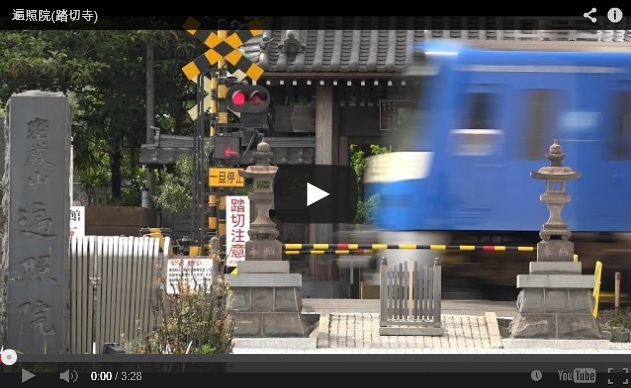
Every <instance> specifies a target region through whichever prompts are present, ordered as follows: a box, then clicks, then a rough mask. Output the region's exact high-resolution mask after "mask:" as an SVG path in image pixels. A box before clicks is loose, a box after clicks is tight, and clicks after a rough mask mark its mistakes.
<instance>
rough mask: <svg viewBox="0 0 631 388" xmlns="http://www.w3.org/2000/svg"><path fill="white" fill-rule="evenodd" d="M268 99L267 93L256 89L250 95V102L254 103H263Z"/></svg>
mask: <svg viewBox="0 0 631 388" xmlns="http://www.w3.org/2000/svg"><path fill="white" fill-rule="evenodd" d="M266 101H267V94H266V93H261V92H259V91H255V92H253V93H252V95H251V96H250V102H251V103H252V105H263V104H265V102H266Z"/></svg>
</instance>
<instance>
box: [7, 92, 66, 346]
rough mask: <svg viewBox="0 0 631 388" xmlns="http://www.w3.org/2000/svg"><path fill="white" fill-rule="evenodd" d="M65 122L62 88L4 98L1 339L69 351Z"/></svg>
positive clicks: (21, 344) (19, 343)
mask: <svg viewBox="0 0 631 388" xmlns="http://www.w3.org/2000/svg"><path fill="white" fill-rule="evenodd" d="M70 125H71V112H70V104H69V103H68V99H67V98H66V97H65V96H64V95H63V94H62V93H48V92H39V91H32V92H24V93H21V94H16V95H13V96H12V97H11V98H10V100H9V103H8V104H7V119H6V125H5V128H4V136H5V149H4V157H5V160H4V163H5V168H4V174H3V178H2V189H3V196H2V209H3V213H4V216H5V219H6V226H5V228H4V234H3V237H2V239H3V242H2V245H3V247H4V250H3V257H2V261H1V263H2V267H1V268H0V274H2V278H1V279H0V290H1V293H0V306H1V307H0V309H1V311H0V315H1V316H0V322H2V332H1V334H2V336H1V337H2V338H0V343H1V344H2V345H3V346H4V348H5V349H6V348H10V349H13V350H15V351H17V352H21V353H25V354H43V353H46V354H64V353H68V351H69V342H68V327H69V323H68V322H69V320H70V319H69V318H70V316H69V314H68V305H69V290H70V287H69V280H70V279H69V274H68V270H69V266H68V263H67V260H68V248H69V233H70V194H69V185H68V180H69V169H70Z"/></svg>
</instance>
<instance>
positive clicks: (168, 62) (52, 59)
mask: <svg viewBox="0 0 631 388" xmlns="http://www.w3.org/2000/svg"><path fill="white" fill-rule="evenodd" d="M147 44H151V45H153V47H154V57H155V62H154V64H155V82H154V84H155V95H156V107H155V113H156V117H155V121H156V124H157V125H158V126H160V127H161V128H163V129H166V130H167V131H169V132H171V133H174V134H188V133H190V130H191V129H192V128H193V126H192V125H191V122H190V119H189V117H188V116H187V110H188V109H189V108H190V107H192V106H193V105H194V103H195V101H194V99H195V86H194V85H193V83H191V82H189V81H188V80H187V79H186V77H184V76H183V74H182V71H181V69H182V67H183V66H184V65H185V64H187V63H188V62H190V61H191V60H192V59H194V58H196V57H197V56H198V55H200V54H201V52H202V51H203V45H200V44H198V43H197V42H196V41H195V40H194V39H192V38H191V37H190V36H188V34H187V33H186V32H185V31H173V30H164V29H155V30H127V31H108V30H96V31H90V30H80V31H75V30H71V31H54V30H41V31H30V30H28V31H8V32H4V33H3V34H0V103H2V104H1V105H2V106H4V105H5V104H6V102H7V100H8V98H9V97H10V96H11V95H12V94H13V93H16V92H20V91H24V90H29V89H39V90H48V91H61V92H64V93H66V94H67V95H69V97H70V96H71V97H72V103H73V108H74V119H75V125H74V126H73V137H74V145H75V168H76V170H77V175H76V178H77V179H78V180H79V182H80V183H81V185H82V186H83V188H84V189H87V190H88V191H90V190H92V189H99V188H102V187H103V186H107V185H109V186H110V191H111V197H112V200H111V202H112V203H120V204H126V203H128V204H131V202H134V200H135V201H136V202H138V203H139V201H140V189H141V188H142V186H143V185H144V182H143V179H144V178H143V174H142V172H141V167H140V166H139V165H138V154H139V148H140V145H141V144H142V143H144V139H145V128H146V125H145V98H146V89H145V87H146V74H145V66H146V63H145V54H146V45H147ZM124 182H126V183H128V184H127V185H124V184H123V183H124ZM123 186H127V188H126V190H127V192H126V193H125V192H124V190H125V188H124V187H123ZM125 195H127V196H128V198H125Z"/></svg>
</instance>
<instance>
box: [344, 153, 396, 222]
mask: <svg viewBox="0 0 631 388" xmlns="http://www.w3.org/2000/svg"><path fill="white" fill-rule="evenodd" d="M387 152H389V149H388V148H387V147H382V146H380V145H378V144H370V145H369V146H367V147H366V146H364V147H362V146H359V145H357V144H353V145H351V155H350V159H351V167H353V170H355V174H356V175H357V191H358V194H359V195H358V197H357V213H356V216H355V223H356V224H372V223H373V222H374V221H375V219H374V212H375V209H376V208H377V206H378V205H379V197H378V196H377V195H374V196H372V197H370V198H364V196H363V184H364V172H365V171H366V157H368V156H371V155H380V154H385V153H387Z"/></svg>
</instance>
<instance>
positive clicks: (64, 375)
mask: <svg viewBox="0 0 631 388" xmlns="http://www.w3.org/2000/svg"><path fill="white" fill-rule="evenodd" d="M78 379H79V373H77V371H76V370H70V369H67V370H66V371H65V372H61V373H60V374H59V380H63V381H65V382H66V383H68V384H70V383H71V382H72V383H74V382H75V381H77V380H78Z"/></svg>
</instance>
